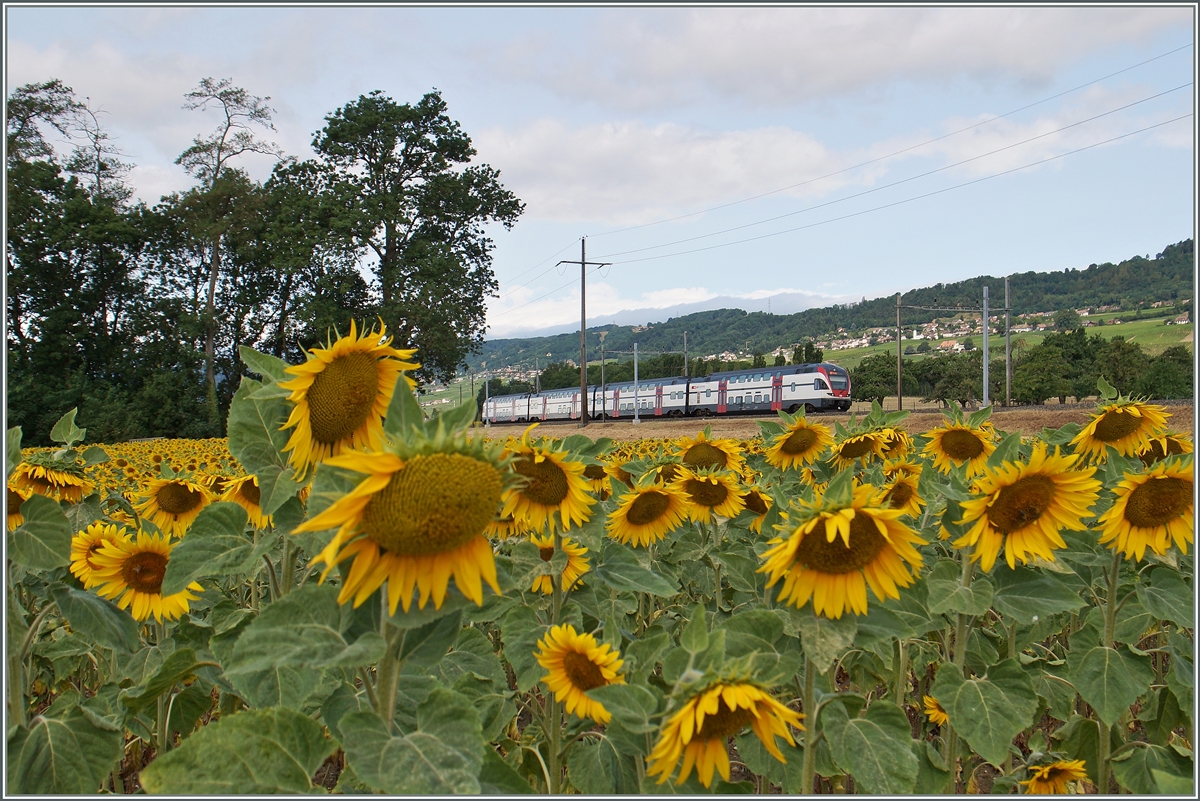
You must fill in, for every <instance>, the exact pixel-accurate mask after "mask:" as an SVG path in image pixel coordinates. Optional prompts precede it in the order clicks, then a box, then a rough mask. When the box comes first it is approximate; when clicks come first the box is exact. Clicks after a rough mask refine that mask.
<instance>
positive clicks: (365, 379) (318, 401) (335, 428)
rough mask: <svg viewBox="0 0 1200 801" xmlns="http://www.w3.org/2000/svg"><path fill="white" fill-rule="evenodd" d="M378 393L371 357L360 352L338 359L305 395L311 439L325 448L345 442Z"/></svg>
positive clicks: (367, 414) (364, 416)
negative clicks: (325, 446)
mask: <svg viewBox="0 0 1200 801" xmlns="http://www.w3.org/2000/svg"><path fill="white" fill-rule="evenodd" d="M378 394H379V366H378V360H377V359H376V358H375V357H374V356H372V355H371V354H369V353H363V352H362V351H353V352H351V353H346V354H343V355H341V356H338V357H337V358H335V359H334V360H333V361H331V362H330V363H329V364H327V365H326V366H325V369H323V370H322V371H321V372H319V373H317V374H316V376H315V377H314V378H313V382H312V386H310V387H309V388H308V392H307V393H306V394H305V398H306V399H307V401H308V424H309V427H310V428H311V429H312V438H313V439H314V440H316V441H317V442H320V443H323V444H325V445H331V444H333V443H335V442H339V441H341V440H343V439H346V438H347V437H349V436H350V435H351V434H353V433H354V432H355V431H357V430H358V429H359V427H360V426H362V424H363V423H365V422H366V421H367V418H368V417H369V416H370V414H371V410H372V409H373V408H374V407H375V399H376V397H377V396H378Z"/></svg>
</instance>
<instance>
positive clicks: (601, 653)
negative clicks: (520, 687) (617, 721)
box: [534, 625, 625, 725]
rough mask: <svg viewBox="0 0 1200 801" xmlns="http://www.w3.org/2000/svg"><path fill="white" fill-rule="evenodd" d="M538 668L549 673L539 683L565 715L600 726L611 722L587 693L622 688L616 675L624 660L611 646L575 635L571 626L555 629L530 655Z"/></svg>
mask: <svg viewBox="0 0 1200 801" xmlns="http://www.w3.org/2000/svg"><path fill="white" fill-rule="evenodd" d="M534 656H535V657H537V662H538V664H539V665H541V666H542V667H544V668H545V669H546V670H548V671H550V672H549V673H547V674H546V675H545V676H543V677H542V681H543V682H545V684H546V686H547V687H549V688H550V690H551V692H553V693H554V700H556V701H560V702H562V703H563V704H564V706H565V707H566V710H567V713H568V714H571V715H576V716H577V717H580V718H591V719H592V720H594V721H596V722H597V723H600V724H602V725H603V724H605V723H608V722H609V721H610V720H612V713H610V712H609V711H608V710H607V709H605V708H604V705H603V704H601V703H600V702H599V701H596V700H594V699H592V698H589V697H588V695H587V691H588V690H594V689H595V688H597V687H607V686H608V685H610V684H624V683H625V677H624V676H622V675H621V674H620V673H618V672H617V671H619V670H620V669H621V665H623V664H625V660H623V659H621V652H620V651H617V650H615V649H613V647H612V646H611V645H609V644H608V643H605V644H604V645H597V644H596V638H595V637H593V636H592V635H591V634H586V633H584V634H578V633H576V631H575V627H574V626H571V625H562V626H555V627H554V628H552V629H550V631H548V632H546V636H544V637H542V639H540V640H538V650H537V651H536V652H535V653H534Z"/></svg>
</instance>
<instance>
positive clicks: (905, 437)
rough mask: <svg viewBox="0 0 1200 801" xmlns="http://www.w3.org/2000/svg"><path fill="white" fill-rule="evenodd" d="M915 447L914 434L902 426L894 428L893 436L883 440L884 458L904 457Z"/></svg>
mask: <svg viewBox="0 0 1200 801" xmlns="http://www.w3.org/2000/svg"><path fill="white" fill-rule="evenodd" d="M912 448H913V438H912V436H911V435H910V434H909V433H908V432H907V431H905V430H904V429H902V428H893V429H892V434H891V436H889V437H887V438H886V439H885V440H884V441H883V454H882V455H883V458H884V459H903V458H904V457H905V456H907V455H908V453H909V451H911V450H912Z"/></svg>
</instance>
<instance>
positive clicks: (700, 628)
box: [679, 604, 708, 654]
mask: <svg viewBox="0 0 1200 801" xmlns="http://www.w3.org/2000/svg"><path fill="white" fill-rule="evenodd" d="M679 647H681V648H683V650H685V651H687V652H688V653H689V654H698V653H700V652H701V651H703V650H704V649H705V648H707V647H708V626H707V625H706V624H705V622H704V604H696V606H695V607H694V608H693V609H692V614H691V619H690V620H689V621H688V624H687V625H686V626H684V627H683V631H682V632H681V633H680V635H679Z"/></svg>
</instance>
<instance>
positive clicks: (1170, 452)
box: [1138, 438, 1183, 467]
mask: <svg viewBox="0 0 1200 801" xmlns="http://www.w3.org/2000/svg"><path fill="white" fill-rule="evenodd" d="M1180 453H1183V446H1182V445H1180V444H1179V441H1178V440H1176V439H1174V438H1171V439H1168V440H1167V449H1166V450H1165V451H1164V450H1163V446H1162V443H1161V442H1160V441H1159V440H1153V441H1152V442H1151V443H1150V447H1149V448H1146V449H1145V450H1144V451H1142V452H1141V453H1139V454H1138V458H1139V459H1141V460H1142V464H1144V465H1146V466H1147V467H1149V466H1150V465H1152V464H1154V463H1155V462H1157V461H1159V460H1160V459H1166V458H1167V457H1168V456H1175V455H1176V454H1180Z"/></svg>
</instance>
